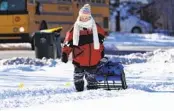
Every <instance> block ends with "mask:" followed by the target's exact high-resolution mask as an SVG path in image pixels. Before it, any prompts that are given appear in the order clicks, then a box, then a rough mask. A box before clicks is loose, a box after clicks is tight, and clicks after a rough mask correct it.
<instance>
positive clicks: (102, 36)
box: [97, 24, 106, 58]
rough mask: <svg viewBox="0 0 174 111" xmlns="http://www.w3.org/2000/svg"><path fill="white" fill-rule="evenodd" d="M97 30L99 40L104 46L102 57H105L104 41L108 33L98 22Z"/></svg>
mask: <svg viewBox="0 0 174 111" xmlns="http://www.w3.org/2000/svg"><path fill="white" fill-rule="evenodd" d="M97 31H98V35H99V41H100V43H101V44H102V47H101V56H102V58H104V56H105V53H104V45H103V42H104V39H105V38H106V33H105V30H104V29H103V28H102V27H101V26H100V25H99V24H97Z"/></svg>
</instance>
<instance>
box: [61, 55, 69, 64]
mask: <svg viewBox="0 0 174 111" xmlns="http://www.w3.org/2000/svg"><path fill="white" fill-rule="evenodd" d="M61 61H62V62H64V63H67V62H68V56H67V54H66V53H64V52H63V53H62V57H61Z"/></svg>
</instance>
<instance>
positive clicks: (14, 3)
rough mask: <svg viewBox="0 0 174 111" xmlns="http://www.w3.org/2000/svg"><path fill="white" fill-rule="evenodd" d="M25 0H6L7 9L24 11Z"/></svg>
mask: <svg viewBox="0 0 174 111" xmlns="http://www.w3.org/2000/svg"><path fill="white" fill-rule="evenodd" d="M25 4H26V0H8V11H26V9H27V7H26V5H25Z"/></svg>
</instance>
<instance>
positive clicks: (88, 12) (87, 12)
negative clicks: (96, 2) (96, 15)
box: [79, 4, 91, 16]
mask: <svg viewBox="0 0 174 111" xmlns="http://www.w3.org/2000/svg"><path fill="white" fill-rule="evenodd" d="M83 15H84V16H91V6H90V5H89V4H85V5H84V6H83V7H82V8H81V9H80V11H79V16H83Z"/></svg>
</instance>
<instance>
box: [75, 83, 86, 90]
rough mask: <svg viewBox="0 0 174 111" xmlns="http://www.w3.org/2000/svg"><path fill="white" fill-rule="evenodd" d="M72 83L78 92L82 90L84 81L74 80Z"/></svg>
mask: <svg viewBox="0 0 174 111" xmlns="http://www.w3.org/2000/svg"><path fill="white" fill-rule="evenodd" d="M74 85H75V88H76V90H77V91H78V92H80V91H83V90H84V81H80V82H75V83H74Z"/></svg>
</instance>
